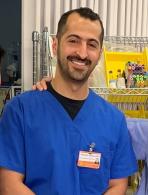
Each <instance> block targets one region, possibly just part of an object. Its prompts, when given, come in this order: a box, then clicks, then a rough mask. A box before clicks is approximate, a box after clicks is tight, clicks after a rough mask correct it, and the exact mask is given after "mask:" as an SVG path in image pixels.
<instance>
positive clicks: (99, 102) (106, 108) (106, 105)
mask: <svg viewBox="0 0 148 195" xmlns="http://www.w3.org/2000/svg"><path fill="white" fill-rule="evenodd" d="M91 93H92V101H93V103H94V104H95V107H96V108H97V109H98V110H101V111H102V113H105V114H106V116H107V114H109V115H110V114H113V115H114V116H115V115H117V116H119V117H122V116H123V113H122V111H121V110H119V109H118V108H117V107H116V106H115V105H113V104H112V103H110V102H109V101H108V100H106V99H105V98H103V97H101V96H100V95H99V94H96V93H95V92H93V91H92V92H91Z"/></svg>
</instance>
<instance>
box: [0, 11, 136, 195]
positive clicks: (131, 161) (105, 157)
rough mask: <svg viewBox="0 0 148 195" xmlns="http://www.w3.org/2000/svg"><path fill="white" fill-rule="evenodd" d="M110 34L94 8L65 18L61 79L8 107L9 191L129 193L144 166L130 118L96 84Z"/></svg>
mask: <svg viewBox="0 0 148 195" xmlns="http://www.w3.org/2000/svg"><path fill="white" fill-rule="evenodd" d="M103 35H104V29H103V25H102V22H101V20H100V17H99V15H98V14H96V13H94V12H93V11H92V10H91V9H89V8H79V9H75V10H71V11H69V12H66V13H65V14H63V15H62V17H61V19H60V21H59V24H58V32H57V36H56V39H55V40H54V44H53V48H54V53H56V55H57V68H56V73H55V78H54V79H53V80H52V81H51V82H49V83H48V87H47V90H44V91H31V92H26V93H24V94H22V95H20V96H17V97H15V98H14V99H12V100H11V101H10V102H9V103H8V104H7V105H6V107H5V110H4V112H3V115H2V118H1V121H0V167H1V169H0V194H1V195H10V194H11V195H34V194H36V195H102V194H104V195H124V194H125V193H126V189H127V178H128V176H129V175H132V174H133V173H134V172H135V171H136V170H137V164H136V159H135V155H134V152H133V149H132V145H131V141H130V137H129V133H128V130H127V126H126V122H125V118H124V115H123V114H122V113H121V112H120V111H119V110H117V109H116V108H115V107H113V106H112V105H110V104H109V103H107V102H106V101H105V100H104V99H102V98H101V97H99V96H98V95H96V94H95V93H94V92H93V91H92V90H90V89H89V88H88V78H89V76H90V74H91V72H92V71H93V70H94V68H95V66H96V65H97V63H98V60H99V59H100V55H101V53H102V43H103ZM98 76H99V75H98Z"/></svg>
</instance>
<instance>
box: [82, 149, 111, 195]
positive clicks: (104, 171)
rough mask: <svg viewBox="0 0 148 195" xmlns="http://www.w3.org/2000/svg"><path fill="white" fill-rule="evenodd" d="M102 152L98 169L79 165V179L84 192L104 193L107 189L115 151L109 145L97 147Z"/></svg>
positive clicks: (97, 150)
mask: <svg viewBox="0 0 148 195" xmlns="http://www.w3.org/2000/svg"><path fill="white" fill-rule="evenodd" d="M95 152H99V153H101V160H100V167H99V168H98V169H93V168H86V167H79V179H80V186H81V191H82V194H85V195H87V194H94V195H95V194H100V195H101V194H102V193H104V192H105V191H106V189H107V187H108V184H109V179H110V166H111V159H112V156H113V151H110V149H109V147H108V146H104V147H103V146H101V147H98V148H96V150H95Z"/></svg>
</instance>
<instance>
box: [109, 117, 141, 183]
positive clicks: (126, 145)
mask: <svg viewBox="0 0 148 195" xmlns="http://www.w3.org/2000/svg"><path fill="white" fill-rule="evenodd" d="M136 171H137V161H136V157H135V153H134V151H133V147H132V143H131V137H130V134H129V131H128V129H127V124H126V120H125V117H123V119H122V122H121V125H120V135H119V140H118V143H117V146H116V150H115V153H114V157H113V162H112V167H111V178H112V179H115V178H124V177H128V176H130V175H133V174H134V172H136Z"/></svg>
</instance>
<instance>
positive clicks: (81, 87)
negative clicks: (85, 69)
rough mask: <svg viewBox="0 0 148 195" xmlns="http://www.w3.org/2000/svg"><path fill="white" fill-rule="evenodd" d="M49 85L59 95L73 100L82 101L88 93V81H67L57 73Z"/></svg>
mask: <svg viewBox="0 0 148 195" xmlns="http://www.w3.org/2000/svg"><path fill="white" fill-rule="evenodd" d="M51 84H52V86H53V88H54V89H55V91H57V92H58V93H59V94H61V95H63V96H64V97H67V98H70V99H73V100H84V99H86V98H87V96H88V93H89V88H88V81H86V82H84V83H79V82H73V81H67V80H64V79H63V78H62V77H61V75H60V74H58V73H57V72H56V74H55V77H54V79H53V80H52V82H51Z"/></svg>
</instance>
